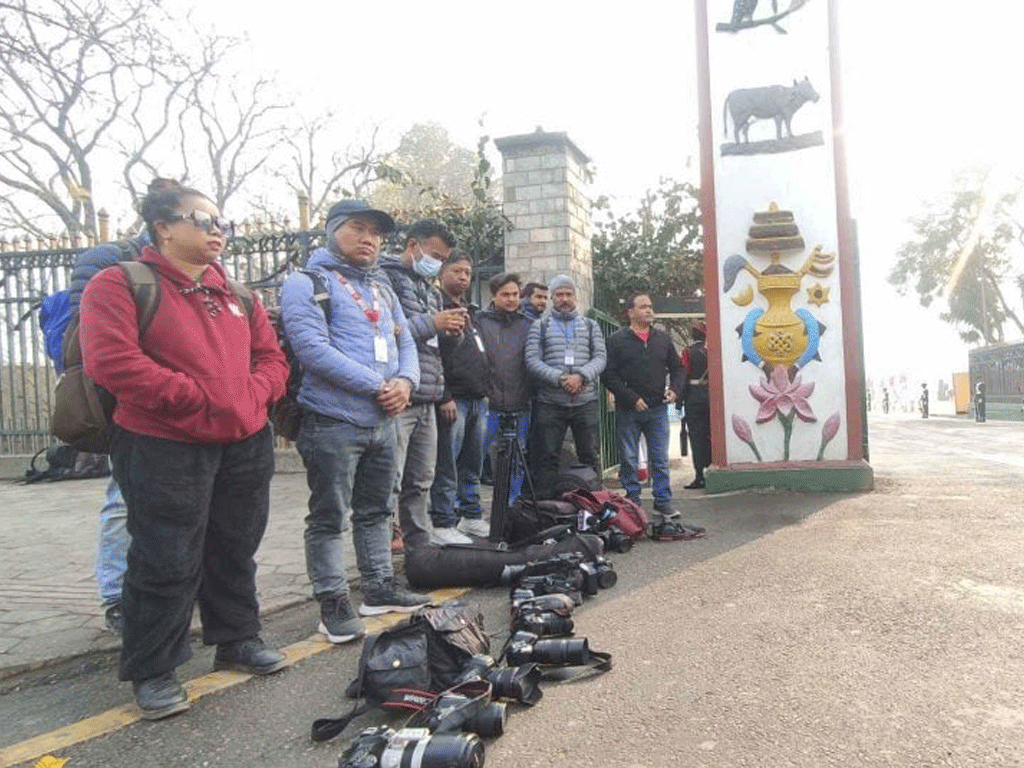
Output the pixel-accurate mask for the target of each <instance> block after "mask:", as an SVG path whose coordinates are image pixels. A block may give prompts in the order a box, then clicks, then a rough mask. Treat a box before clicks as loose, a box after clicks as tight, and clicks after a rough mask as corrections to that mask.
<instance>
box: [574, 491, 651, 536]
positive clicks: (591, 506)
mask: <svg viewBox="0 0 1024 768" xmlns="http://www.w3.org/2000/svg"><path fill="white" fill-rule="evenodd" d="M562 501H567V502H569V503H570V504H574V505H575V506H577V507H578V508H579V509H583V510H586V511H587V512H589V513H590V514H592V515H597V516H599V517H600V516H602V512H603V510H604V509H605V508H606V507H608V506H611V507H612V508H613V509H614V510H615V517H614V518H612V520H611V524H612V525H614V526H615V527H616V528H618V529H619V530H620V531H622V532H623V533H624V534H626V535H627V536H629V537H631V538H637V537H638V536H643V534H644V532H645V531H646V530H647V523H648V520H647V512H646V511H644V508H643V507H641V506H640V505H639V504H637V503H635V502H633V501H630V500H629V499H627V498H626V497H625V496H623V495H622V494H619V493H615V492H614V491H588V490H584V489H579V490H575V491H569V492H568V493H564V494H562Z"/></svg>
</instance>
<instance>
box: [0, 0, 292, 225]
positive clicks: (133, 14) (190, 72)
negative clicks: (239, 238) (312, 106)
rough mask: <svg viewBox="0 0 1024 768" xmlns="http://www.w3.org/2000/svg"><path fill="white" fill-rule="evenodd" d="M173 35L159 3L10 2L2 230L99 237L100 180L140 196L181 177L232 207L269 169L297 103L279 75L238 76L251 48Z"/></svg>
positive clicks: (0, 16) (2, 28)
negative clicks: (234, 57) (240, 55)
mask: <svg viewBox="0 0 1024 768" xmlns="http://www.w3.org/2000/svg"><path fill="white" fill-rule="evenodd" d="M180 22H181V19H180V18H178V19H177V20H176V23H180ZM169 24H170V19H168V18H167V16H166V14H165V13H164V12H163V11H162V10H161V7H160V5H159V3H155V2H153V1H152V0H0V82H2V83H3V87H2V88H0V191H2V194H0V226H13V227H17V228H19V229H23V230H28V231H30V232H32V233H34V234H36V235H42V234H44V231H45V229H46V227H47V222H48V221H52V220H53V217H54V216H56V217H57V218H58V219H59V220H60V222H61V224H62V226H63V228H64V229H66V230H67V231H68V232H69V233H71V234H72V235H74V234H77V233H95V232H96V207H97V204H96V202H95V197H94V194H93V193H94V185H95V184H96V182H97V178H96V173H97V171H98V170H100V169H102V170H103V171H105V172H107V169H111V168H115V167H116V168H117V171H115V172H113V173H110V175H109V176H104V177H103V178H102V179H101V180H100V183H101V186H102V184H103V183H104V182H105V183H107V184H117V185H123V187H124V188H125V190H126V191H127V192H128V193H129V194H130V195H131V197H132V199H136V198H137V197H138V193H139V191H140V188H142V187H144V185H145V181H147V180H148V179H149V178H152V177H153V176H156V175H173V176H178V177H179V178H182V179H185V180H189V181H192V182H193V183H194V184H196V185H197V186H198V185H203V186H204V188H206V187H207V186H208V187H209V188H210V189H211V195H212V196H213V197H214V198H215V200H216V202H217V203H218V205H221V206H223V204H224V203H226V202H227V200H228V199H229V198H231V197H232V195H234V194H236V193H237V192H238V190H239V189H240V188H242V187H243V185H245V184H246V182H247V181H250V180H251V179H252V177H253V175H254V174H256V173H257V172H258V171H259V170H260V169H261V168H262V167H263V166H264V164H265V163H266V162H267V158H268V157H270V156H271V154H272V153H271V149H272V147H273V146H274V144H275V142H277V141H279V140H280V138H281V135H282V132H283V120H280V119H279V116H280V115H281V114H282V112H283V110H284V109H285V107H286V106H287V103H286V102H285V101H284V100H283V99H280V98H278V97H277V96H276V95H275V94H273V93H272V91H273V88H272V80H271V78H269V77H266V76H262V77H261V76H253V77H250V76H249V75H247V74H243V73H245V72H246V68H245V67H244V66H241V67H238V68H235V69H232V67H231V61H230V60H231V54H232V53H234V52H236V51H238V50H240V48H241V41H240V40H239V39H237V38H232V37H224V36H220V35H212V34H202V35H199V36H198V37H197V38H194V39H193V40H190V41H186V42H179V41H175V39H174V38H172V37H170V36H168V35H167V34H166V29H167V28H168V25H169ZM193 28H195V29H199V28H200V27H199V26H198V25H195V26H193ZM173 158H180V160H175V159H173ZM117 176H120V178H119V179H118V178H117Z"/></svg>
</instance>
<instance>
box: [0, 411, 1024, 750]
mask: <svg viewBox="0 0 1024 768" xmlns="http://www.w3.org/2000/svg"><path fill="white" fill-rule="evenodd" d="M871 429H872V464H873V466H874V467H875V470H876V480H877V486H878V490H877V491H876V492H875V493H870V494H860V495H851V496H844V495H826V494H790V493H782V492H770V491H766V492H752V493H740V494H734V495H731V496H725V497H715V498H711V497H704V496H699V495H696V494H691V495H689V496H687V497H686V498H685V499H684V506H685V507H686V509H687V516H688V517H689V518H690V519H691V520H694V521H699V522H701V523H702V524H706V525H707V527H708V528H709V537H708V538H707V539H705V540H702V541H697V542H686V543H674V544H665V543H659V544H656V543H654V542H644V543H643V544H642V545H640V546H638V547H637V548H636V549H634V551H633V552H632V553H630V554H628V555H623V556H619V557H618V558H616V566H617V569H618V571H619V574H620V580H619V584H618V585H617V586H616V587H615V588H613V589H611V590H607V591H605V592H603V593H602V594H601V595H599V596H598V598H597V599H595V600H593V601H590V602H588V604H587V605H585V606H584V608H583V609H582V610H581V611H580V612H579V613H578V617H577V618H578V621H577V624H578V627H579V631H580V633H582V634H586V635H587V636H588V637H589V638H590V642H591V644H592V645H593V646H594V647H596V648H598V649H602V650H608V651H611V652H612V653H613V655H614V657H615V662H616V665H615V669H614V670H613V671H612V672H610V673H608V674H607V675H604V676H602V677H600V678H596V679H592V680H589V681H585V682H579V683H574V684H569V685H563V686H555V687H549V688H548V689H547V691H546V694H545V698H544V700H543V701H542V702H541V703H540V704H539V705H538V706H537V707H536V708H534V709H532V710H525V711H517V712H515V713H514V714H513V716H512V718H511V720H510V722H509V728H508V732H507V733H506V735H505V736H503V737H502V738H500V739H498V740H496V741H494V742H493V743H491V744H489V746H488V759H487V765H489V766H491V767H492V768H495V767H497V768H511V767H512V766H515V767H516V768H522V767H525V766H550V765H555V764H560V765H566V766H581V768H582V766H596V767H597V768H603V767H604V766H608V767H609V768H611V767H612V766H614V767H615V768H639V767H640V766H644V767H650V768H657V767H660V766H680V765H683V766H689V765H692V766H709V767H710V766H715V767H718V766H721V767H722V768H725V767H727V766H728V767H730V768H731V767H732V766H779V765H795V766H832V765H835V766H851V765H871V766H874V765H879V766H881V765H886V766H889V765H891V766H931V765H934V766H996V765H1022V764H1024V744H1022V743H1021V739H1020V738H1019V733H1020V729H1021V724H1022V723H1024V703H1022V702H1024V653H1021V651H1020V637H1021V633H1022V630H1024V564H1022V562H1021V554H1020V553H1021V552H1022V546H1024V527H1022V525H1021V523H1022V520H1021V511H1020V507H1019V503H1018V498H1019V495H1020V491H1021V488H1022V485H1024V461H1022V457H1024V450H1022V449H1024V435H1022V433H1021V428H1020V426H1019V425H1016V424H1012V423H1006V424H999V423H995V422H989V423H988V424H986V425H975V424H974V423H973V422H968V421H963V420H956V419H952V418H933V419H929V420H927V421H923V420H920V419H910V418H900V417H888V418H879V419H875V420H873V422H872V424H871ZM680 474H682V475H683V476H682V477H677V479H678V480H680V481H681V482H685V480H686V479H688V478H687V477H686V476H685V475H686V473H680ZM477 596H478V597H479V598H480V599H481V601H482V604H483V606H484V609H485V614H486V616H487V618H488V626H489V628H490V629H491V630H492V632H494V633H495V635H496V637H495V640H496V642H497V641H500V638H501V636H502V635H503V629H504V627H503V620H504V617H505V615H506V614H505V612H506V610H507V600H506V596H505V595H504V594H503V593H501V592H499V591H497V590H491V591H484V592H480V593H478V595H477ZM314 624H315V616H314V612H313V608H312V606H311V605H309V604H302V605H298V606H296V607H294V608H292V609H289V610H284V611H281V612H279V613H277V614H274V615H273V616H272V617H271V618H270V620H269V621H268V626H267V631H266V635H267V636H268V639H270V640H272V641H274V642H277V643H281V644H286V645H292V647H293V648H298V649H299V650H298V651H296V654H298V653H299V652H300V651H303V650H306V651H308V650H320V649H319V648H315V647H314V648H311V647H310V646H308V645H301V643H302V641H303V640H305V639H306V638H308V637H309V635H310V632H311V629H312V627H313V625H314ZM356 655H357V650H356V648H354V647H349V646H346V647H341V648H333V649H329V650H327V651H326V652H318V653H313V654H312V655H309V656H307V657H305V658H303V659H302V660H300V661H298V662H297V663H296V664H295V666H293V667H292V668H290V669H288V670H286V671H284V672H283V673H281V674H280V675H278V676H275V677H273V678H270V679H265V680H248V681H244V682H242V683H240V684H238V685H234V686H232V687H229V688H226V689H225V690H222V691H220V692H217V693H213V694H210V695H207V696H204V697H203V698H201V699H199V701H198V702H197V703H196V704H195V706H194V707H193V709H192V711H191V712H189V713H188V714H186V715H184V716H182V717H178V718H174V719H172V720H169V721H164V722H161V723H133V724H130V725H128V726H126V727H123V728H119V729H116V730H112V731H111V732H110V733H109V734H108V735H105V736H102V737H100V738H97V739H94V740H91V741H88V742H85V743H82V744H79V745H76V746H72V747H68V748H62V749H60V750H59V751H55V754H58V755H59V756H60V757H62V758H66V759H68V760H69V762H68V763H67V765H68V766H69V768H76V767H77V766H99V765H103V766H108V765H110V766H120V765H124V766H129V765H130V766H150V765H152V766H158V765H159V766H229V765H230V766H235V765H249V766H254V767H256V768H260V767H263V766H333V765H335V764H336V760H337V755H338V754H339V753H340V752H341V750H342V748H343V746H344V742H343V741H339V742H338V743H334V742H331V743H328V744H320V745H314V744H312V743H311V742H310V741H309V739H308V728H309V724H310V722H311V721H312V719H314V718H316V717H320V716H325V715H329V714H331V713H333V712H336V711H340V710H341V709H342V708H344V707H345V706H347V705H346V703H345V702H344V701H343V699H342V695H341V692H342V690H343V688H344V686H345V685H346V684H347V683H348V681H349V680H350V679H351V678H352V677H353V675H354V673H355V661H356ZM112 658H113V657H112V654H111V653H109V652H108V653H107V654H105V655H104V654H103V653H99V654H93V655H91V656H90V657H87V658H86V659H83V660H79V661H76V662H70V663H68V664H65V665H63V666H61V667H56V668H49V669H47V670H45V671H41V672H35V673H29V674H23V675H19V676H17V677H13V678H8V679H7V680H5V681H4V684H5V687H4V689H3V690H4V692H3V693H2V694H0V723H2V725H0V749H3V748H4V747H8V748H9V747H10V745H14V744H17V743H19V742H21V741H22V740H24V739H26V738H29V737H31V736H35V735H38V734H42V733H48V732H50V731H51V730H52V729H54V728H58V727H60V726H63V725H67V724H71V723H75V722H77V721H78V720H80V719H81V718H83V717H87V716H89V715H96V714H97V713H103V712H107V711H108V710H110V709H111V708H116V707H123V705H124V704H125V703H126V702H127V701H129V699H130V694H129V691H128V688H127V686H124V685H121V684H117V683H115V682H114V677H113V672H112V671H111V665H112ZM209 663H210V654H209V652H208V651H203V650H200V652H199V653H198V654H197V658H196V659H195V660H194V661H193V662H192V664H190V665H189V668H188V669H187V670H183V671H184V672H186V674H187V676H189V677H197V678H199V676H201V675H204V674H205V673H206V672H207V671H208V669H209ZM200 679H203V678H200ZM2 754H4V753H3V752H0V755H2ZM4 764H5V763H4V762H3V761H2V760H0V765H4ZM24 764H25V765H31V761H26V762H24Z"/></svg>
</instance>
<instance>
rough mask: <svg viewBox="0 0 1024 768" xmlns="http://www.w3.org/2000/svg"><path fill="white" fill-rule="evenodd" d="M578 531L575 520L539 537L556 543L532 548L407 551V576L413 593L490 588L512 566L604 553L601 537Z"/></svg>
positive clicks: (466, 547) (430, 546) (420, 548)
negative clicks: (569, 555)
mask: <svg viewBox="0 0 1024 768" xmlns="http://www.w3.org/2000/svg"><path fill="white" fill-rule="evenodd" d="M575 528H576V520H575V518H573V520H572V525H571V526H569V525H562V526H558V527H556V528H552V529H549V530H548V531H542V532H541V533H540V534H538V538H539V539H540V540H541V541H543V540H544V538H551V539H554V541H551V542H550V543H536V544H529V545H526V546H522V547H520V548H518V549H494V548H488V547H474V546H470V545H452V546H443V547H438V546H435V545H433V544H424V545H422V546H418V547H407V548H406V551H405V576H406V578H407V579H409V584H410V586H412V587H413V588H414V589H425V590H430V589H438V588H441V587H490V586H494V585H496V584H500V583H501V582H502V576H503V574H504V573H505V572H506V569H507V568H509V566H516V565H524V564H526V563H529V562H533V561H537V560H544V559H546V558H549V557H552V556H554V555H558V554H561V553H563V552H582V553H584V554H586V555H587V556H588V557H591V558H593V557H596V556H598V555H601V554H602V553H603V551H604V548H603V545H602V543H601V539H600V538H599V537H597V536H594V535H592V534H586V533H584V534H578V533H576V532H575ZM545 534H547V536H545Z"/></svg>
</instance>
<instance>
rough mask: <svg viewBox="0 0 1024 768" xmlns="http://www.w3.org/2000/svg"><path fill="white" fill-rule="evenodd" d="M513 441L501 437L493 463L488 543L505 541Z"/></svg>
mask: <svg viewBox="0 0 1024 768" xmlns="http://www.w3.org/2000/svg"><path fill="white" fill-rule="evenodd" d="M515 442H516V441H515V440H514V439H513V440H511V441H510V440H508V439H507V438H506V437H505V436H502V439H501V442H500V443H499V444H498V455H497V458H496V460H495V462H494V494H493V496H492V497H491V530H490V535H489V536H488V537H487V538H488V540H489V541H492V542H499V541H504V540H505V518H506V516H507V513H508V489H509V484H510V483H511V481H512V461H513V458H512V451H513V450H514V449H513V448H512V445H513V444H515Z"/></svg>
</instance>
